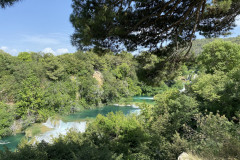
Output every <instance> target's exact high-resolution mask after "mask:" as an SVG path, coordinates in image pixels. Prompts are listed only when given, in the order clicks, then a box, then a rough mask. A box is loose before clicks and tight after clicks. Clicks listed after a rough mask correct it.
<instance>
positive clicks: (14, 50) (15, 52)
mask: <svg viewBox="0 0 240 160" xmlns="http://www.w3.org/2000/svg"><path fill="white" fill-rule="evenodd" d="M9 53H10V54H12V55H17V53H18V50H16V49H11V50H10V51H9Z"/></svg>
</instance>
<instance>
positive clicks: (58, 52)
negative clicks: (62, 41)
mask: <svg viewBox="0 0 240 160" xmlns="http://www.w3.org/2000/svg"><path fill="white" fill-rule="evenodd" d="M56 53H57V54H64V53H69V51H68V49H67V48H60V49H57V51H56Z"/></svg>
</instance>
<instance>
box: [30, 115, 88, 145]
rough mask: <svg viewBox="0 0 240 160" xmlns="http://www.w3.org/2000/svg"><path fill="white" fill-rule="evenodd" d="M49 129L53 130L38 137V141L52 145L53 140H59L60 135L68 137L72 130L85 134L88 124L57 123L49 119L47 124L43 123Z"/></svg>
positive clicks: (60, 121)
mask: <svg viewBox="0 0 240 160" xmlns="http://www.w3.org/2000/svg"><path fill="white" fill-rule="evenodd" d="M43 125H45V126H46V127H48V128H52V129H53V130H51V131H47V132H45V133H43V134H41V135H39V136H36V137H35V138H36V141H37V142H41V141H45V142H48V143H52V138H57V137H59V136H60V135H66V134H67V132H68V131H69V130H70V129H73V130H75V131H77V132H82V133H83V132H85V129H86V122H63V121H62V120H59V121H56V120H51V119H48V120H47V122H46V123H43Z"/></svg>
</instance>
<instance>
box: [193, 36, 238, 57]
mask: <svg viewBox="0 0 240 160" xmlns="http://www.w3.org/2000/svg"><path fill="white" fill-rule="evenodd" d="M217 39H223V40H224V41H231V42H233V43H237V44H240V36H238V37H230V38H210V39H197V40H195V41H193V46H192V51H193V53H196V54H199V53H201V52H202V50H203V46H204V45H205V44H208V43H210V42H212V41H214V40H217Z"/></svg>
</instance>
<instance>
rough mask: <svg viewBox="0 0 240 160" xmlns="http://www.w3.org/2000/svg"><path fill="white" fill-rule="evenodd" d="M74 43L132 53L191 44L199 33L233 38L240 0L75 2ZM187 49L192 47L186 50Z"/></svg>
mask: <svg viewBox="0 0 240 160" xmlns="http://www.w3.org/2000/svg"><path fill="white" fill-rule="evenodd" d="M72 7H73V13H72V14H71V17H70V21H71V23H72V24H73V26H74V28H75V33H74V34H73V35H72V44H73V45H74V46H77V47H78V48H79V49H89V48H92V47H100V48H108V49H111V50H113V51H118V50H119V49H120V48H121V47H122V46H123V45H122V44H124V46H125V47H126V48H127V50H129V51H133V50H136V48H137V47H138V46H141V47H145V48H149V49H150V50H156V49H160V48H162V46H167V47H164V48H174V50H179V48H184V47H186V46H188V47H189V46H191V42H192V40H193V39H194V38H195V33H196V32H199V33H200V34H201V35H203V36H205V37H217V36H219V35H226V34H229V31H230V30H231V29H232V28H233V27H234V26H235V23H234V21H235V18H236V16H237V15H239V14H240V1H239V0H73V4H72ZM185 49H186V48H185Z"/></svg>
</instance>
